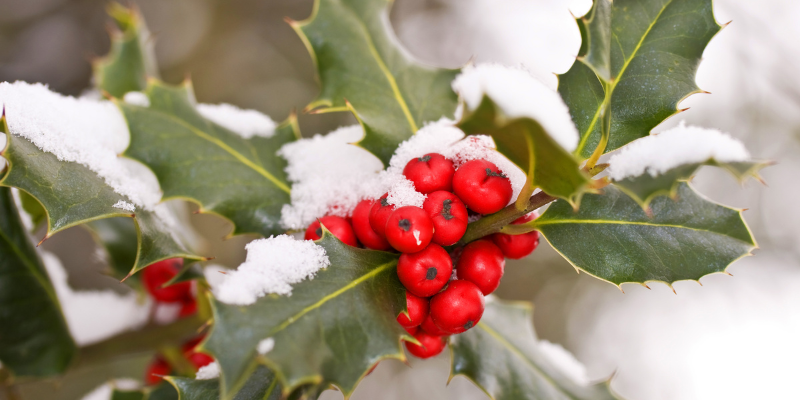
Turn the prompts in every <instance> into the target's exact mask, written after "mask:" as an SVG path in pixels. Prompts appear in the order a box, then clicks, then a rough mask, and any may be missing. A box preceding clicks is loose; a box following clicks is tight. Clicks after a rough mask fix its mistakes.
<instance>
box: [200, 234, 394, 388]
mask: <svg viewBox="0 0 800 400" xmlns="http://www.w3.org/2000/svg"><path fill="white" fill-rule="evenodd" d="M317 244H319V245H320V246H322V247H323V248H324V249H325V251H326V253H327V256H328V259H329V260H330V266H329V267H328V268H326V269H323V270H320V271H319V272H317V274H316V277H315V278H314V279H312V280H308V281H303V282H301V283H298V284H296V285H295V286H294V288H293V291H292V294H291V295H290V296H278V295H269V296H267V297H264V298H261V299H259V300H258V301H257V302H256V303H255V304H253V305H250V306H245V307H242V306H236V305H227V304H224V303H220V302H218V301H214V302H213V309H214V327H213V328H212V331H211V334H210V336H209V338H208V341H207V342H206V343H204V344H202V345H201V347H204V348H207V349H208V352H210V353H211V354H212V355H214V357H215V358H216V359H217V361H218V362H219V364H220V367H221V370H222V379H221V388H222V389H221V392H222V398H223V399H230V398H232V396H233V394H234V393H235V392H236V389H237V388H239V387H241V385H242V383H243V381H244V379H245V378H246V377H247V376H248V375H249V373H250V372H249V371H252V370H253V368H255V366H256V364H257V363H264V364H266V365H268V366H269V367H270V368H272V369H273V370H274V371H275V373H276V375H277V376H278V378H279V379H280V381H281V384H282V387H283V391H284V393H283V394H289V393H290V392H291V390H292V389H294V388H296V387H298V386H300V385H305V384H317V385H319V386H320V387H328V386H329V385H331V384H333V385H336V386H337V387H338V388H339V390H341V391H342V393H344V395H345V397H348V396H349V395H350V393H352V392H353V389H355V386H356V384H357V383H358V381H359V380H361V378H362V377H363V376H364V375H365V374H366V373H367V370H369V368H370V367H372V366H373V365H374V364H375V363H376V362H378V361H380V360H381V359H383V358H396V359H399V360H405V355H404V353H403V350H402V347H401V345H400V338H401V337H404V336H407V334H406V333H405V331H404V330H403V328H402V327H400V325H399V324H398V323H397V321H396V317H397V315H398V314H399V313H400V312H402V311H405V289H404V288H403V285H402V284H401V283H400V281H399V279H398V278H397V272H396V265H397V259H398V256H397V255H396V254H392V253H386V252H381V251H374V250H366V249H358V248H355V247H351V246H348V245H345V244H344V243H342V242H341V241H339V240H338V239H336V237H334V236H333V235H332V234H331V233H330V232H328V231H327V230H325V233H324V234H323V237H322V238H321V239H320V240H319V241H317ZM266 338H272V339H273V340H274V341H275V346H274V348H273V349H272V350H271V351H270V352H269V353H267V354H266V355H264V356H259V355H258V354H257V353H256V346H257V345H258V343H259V342H260V341H261V340H263V339H266ZM231 343H236V346H230V344H231Z"/></svg>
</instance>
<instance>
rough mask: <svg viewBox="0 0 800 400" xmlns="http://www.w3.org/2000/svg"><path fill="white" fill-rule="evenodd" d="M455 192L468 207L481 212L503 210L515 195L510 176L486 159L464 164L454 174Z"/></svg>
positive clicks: (487, 212)
mask: <svg viewBox="0 0 800 400" xmlns="http://www.w3.org/2000/svg"><path fill="white" fill-rule="evenodd" d="M453 192H455V194H456V196H458V197H459V198H461V200H462V201H463V202H464V204H466V205H467V207H469V208H470V209H472V210H474V211H477V212H479V213H481V214H492V213H496V212H498V211H500V210H502V209H503V207H505V206H506V205H507V204H508V202H509V201H511V196H512V195H513V190H512V189H511V181H510V180H508V177H507V176H505V175H504V174H503V173H502V172H501V171H500V170H499V169H498V168H497V166H496V165H494V164H493V163H491V162H489V161H486V160H472V161H469V162H467V163H466V164H464V165H462V166H461V167H460V168H459V169H458V170H457V171H456V174H455V175H454V176H453Z"/></svg>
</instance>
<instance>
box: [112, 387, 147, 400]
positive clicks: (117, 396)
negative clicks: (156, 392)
mask: <svg viewBox="0 0 800 400" xmlns="http://www.w3.org/2000/svg"><path fill="white" fill-rule="evenodd" d="M147 398H148V396H147V393H146V392H145V391H144V390H121V389H116V388H115V389H114V390H113V391H112V392H111V400H147Z"/></svg>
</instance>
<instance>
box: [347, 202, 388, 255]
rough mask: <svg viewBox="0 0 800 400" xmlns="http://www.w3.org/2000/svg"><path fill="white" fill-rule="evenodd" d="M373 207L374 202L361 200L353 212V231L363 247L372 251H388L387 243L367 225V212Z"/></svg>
mask: <svg viewBox="0 0 800 400" xmlns="http://www.w3.org/2000/svg"><path fill="white" fill-rule="evenodd" d="M374 205H375V200H363V201H362V202H360V203H358V205H357V206H356V209H355V210H354V211H353V231H354V232H355V233H356V237H358V241H359V242H361V244H363V245H364V247H366V248H368V249H373V250H388V249H389V247H390V246H389V242H387V241H386V239H385V238H384V237H382V236H381V235H378V233H377V232H375V230H374V229H372V225H370V223H369V212H370V210H372V207H373V206H374Z"/></svg>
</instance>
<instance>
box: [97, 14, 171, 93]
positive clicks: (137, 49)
mask: <svg viewBox="0 0 800 400" xmlns="http://www.w3.org/2000/svg"><path fill="white" fill-rule="evenodd" d="M108 13H109V14H110V15H111V17H112V18H113V19H114V22H115V23H116V29H113V30H111V51H110V52H109V54H108V55H107V56H105V57H103V58H100V59H98V60H96V61H95V62H94V63H93V64H94V65H93V66H94V79H95V84H96V85H97V88H98V89H100V90H103V91H105V92H107V93H109V94H110V95H112V96H114V97H122V96H124V95H125V93H128V92H132V91H141V90H144V89H145V88H146V87H147V78H148V77H156V76H158V70H157V67H156V61H155V55H154V50H153V39H152V37H151V35H150V32H149V31H148V30H147V26H146V25H145V23H144V19H142V16H141V14H140V13H139V12H138V11H137V10H136V9H133V8H127V7H124V6H122V5H120V4H118V3H111V4H109V6H108Z"/></svg>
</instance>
